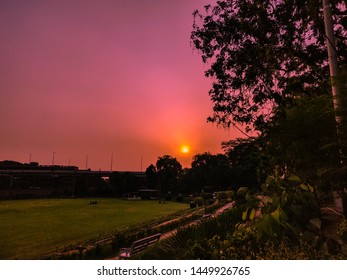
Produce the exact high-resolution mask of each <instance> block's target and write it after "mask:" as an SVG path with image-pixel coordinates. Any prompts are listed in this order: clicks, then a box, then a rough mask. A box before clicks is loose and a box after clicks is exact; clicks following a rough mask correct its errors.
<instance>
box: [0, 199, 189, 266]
mask: <svg viewBox="0 0 347 280" xmlns="http://www.w3.org/2000/svg"><path fill="white" fill-rule="evenodd" d="M91 200H97V202H98V203H97V204H96V205H90V204H89V202H90V201H91ZM185 208H187V205H185V204H179V203H174V202H170V203H166V204H159V203H158V201H145V200H143V201H127V200H120V199H111V198H98V199H36V200H12V201H0V227H1V228H0V259H3V260H4V259H38V258H40V256H43V255H45V254H47V253H49V252H52V251H55V250H57V249H58V248H62V247H64V246H68V245H70V244H76V243H81V242H84V241H88V240H90V239H93V238H96V237H98V236H99V235H101V234H107V233H110V232H113V231H115V230H116V229H122V228H125V227H128V226H131V225H134V224H138V223H142V222H145V221H150V220H153V219H157V218H161V217H165V216H168V215H170V214H172V213H174V212H176V211H178V210H181V209H185Z"/></svg>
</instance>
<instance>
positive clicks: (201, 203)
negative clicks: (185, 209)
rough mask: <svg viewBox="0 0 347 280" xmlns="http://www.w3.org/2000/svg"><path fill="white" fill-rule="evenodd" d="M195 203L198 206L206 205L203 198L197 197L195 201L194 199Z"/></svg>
mask: <svg viewBox="0 0 347 280" xmlns="http://www.w3.org/2000/svg"><path fill="white" fill-rule="evenodd" d="M194 203H195V204H196V205H197V206H202V205H203V204H204V200H203V198H202V197H200V196H199V197H196V198H195V199H194Z"/></svg>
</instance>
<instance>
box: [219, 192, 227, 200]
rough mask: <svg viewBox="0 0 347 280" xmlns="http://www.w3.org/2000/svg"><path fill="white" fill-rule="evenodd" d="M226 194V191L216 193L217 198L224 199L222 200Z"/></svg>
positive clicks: (225, 198) (225, 197)
mask: <svg viewBox="0 0 347 280" xmlns="http://www.w3.org/2000/svg"><path fill="white" fill-rule="evenodd" d="M227 198H228V196H227V194H226V192H218V193H217V199H218V200H219V201H224V200H227Z"/></svg>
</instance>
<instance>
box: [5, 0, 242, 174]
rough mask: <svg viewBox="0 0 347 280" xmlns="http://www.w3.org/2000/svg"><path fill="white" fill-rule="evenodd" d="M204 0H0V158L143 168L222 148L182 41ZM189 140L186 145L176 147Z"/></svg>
mask: <svg viewBox="0 0 347 280" xmlns="http://www.w3.org/2000/svg"><path fill="white" fill-rule="evenodd" d="M207 2H209V1H207V0H204V1H198V0H175V1H172V0H146V1H143V0H123V1H118V0H100V1H95V0H93V1H91V0H76V1H73V0H71V1H64V0H59V1H53V0H52V1H51V0H37V1H36V0H30V1H28V0H18V1H17V0H2V1H0V65H1V66H0V129H1V140H0V160H6V159H11V160H17V161H20V162H28V161H29V158H30V156H31V160H32V161H38V162H39V163H41V164H51V163H52V159H53V153H54V163H55V164H62V165H67V164H69V162H70V163H71V165H77V166H79V167H80V168H85V167H86V158H87V155H88V168H91V169H106V170H109V169H110V163H111V155H112V154H113V170H140V168H141V157H142V159H143V160H142V167H143V170H145V168H146V167H147V166H148V165H149V164H151V163H155V162H156V160H157V158H158V156H162V155H164V154H169V155H172V156H174V157H177V159H178V160H179V161H180V162H181V163H182V164H183V165H184V166H189V164H190V162H191V158H192V156H193V155H194V154H197V153H203V152H207V151H209V152H211V153H218V152H221V149H220V147H221V146H220V144H221V141H225V140H229V139H232V138H235V137H237V136H239V134H238V133H237V131H236V130H234V129H230V130H224V129H220V128H216V127H215V126H214V125H212V124H210V123H206V118H207V117H208V116H209V115H210V114H211V113H212V103H211V102H210V100H209V96H208V91H209V89H210V86H211V80H209V79H207V78H205V77H204V70H206V69H207V66H204V65H203V63H202V62H201V59H200V56H199V54H198V53H197V51H194V50H192V48H191V46H190V41H189V38H190V32H191V30H192V22H193V17H192V13H193V11H194V10H195V9H197V8H198V9H202V8H203V6H204V4H206V3H207ZM184 144H186V145H189V146H190V148H191V150H190V153H188V154H182V153H181V152H180V147H181V146H182V145H184Z"/></svg>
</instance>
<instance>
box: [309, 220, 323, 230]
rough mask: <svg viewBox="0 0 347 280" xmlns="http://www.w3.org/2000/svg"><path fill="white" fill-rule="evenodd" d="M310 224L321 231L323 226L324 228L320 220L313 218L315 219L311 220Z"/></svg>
mask: <svg viewBox="0 0 347 280" xmlns="http://www.w3.org/2000/svg"><path fill="white" fill-rule="evenodd" d="M309 222H310V224H311V225H313V226H314V227H316V228H317V229H318V230H320V229H321V226H322V221H321V220H320V219H318V218H313V219H310V221H309Z"/></svg>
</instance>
